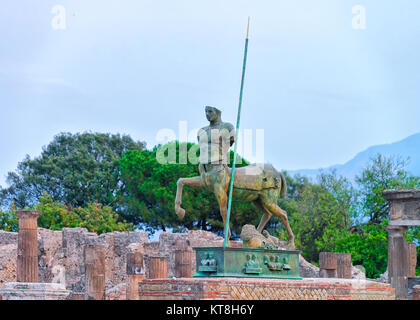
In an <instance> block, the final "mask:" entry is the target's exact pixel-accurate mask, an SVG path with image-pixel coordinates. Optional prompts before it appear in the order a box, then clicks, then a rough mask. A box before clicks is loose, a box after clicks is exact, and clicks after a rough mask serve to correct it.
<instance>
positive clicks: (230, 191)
mask: <svg viewBox="0 0 420 320" xmlns="http://www.w3.org/2000/svg"><path fill="white" fill-rule="evenodd" d="M248 32H249V17H248V25H247V27H246V38H245V51H244V62H243V65H242V78H241V91H240V94H239V106H238V116H237V118H236V131H235V147H234V151H233V162H232V174H231V177H230V188H229V200H228V209H227V217H226V226H225V242H224V243H223V247H226V246H227V243H228V240H229V239H228V230H229V219H230V211H231V208H232V191H233V179H234V176H235V165H236V150H237V146H238V130H239V122H240V120H241V107H242V93H243V90H244V78H245V67H246V56H247V53H248Z"/></svg>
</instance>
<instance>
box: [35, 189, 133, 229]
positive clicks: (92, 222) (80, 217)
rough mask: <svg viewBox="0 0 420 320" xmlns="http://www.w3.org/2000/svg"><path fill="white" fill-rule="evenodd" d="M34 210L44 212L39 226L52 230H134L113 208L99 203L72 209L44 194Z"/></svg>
mask: <svg viewBox="0 0 420 320" xmlns="http://www.w3.org/2000/svg"><path fill="white" fill-rule="evenodd" d="M34 210H37V211H41V212H42V215H41V216H40V217H39V218H38V226H39V227H41V228H46V229H50V230H61V229H63V228H76V227H82V228H87V229H88V230H89V231H90V232H96V233H97V234H101V233H105V232H112V231H130V230H133V226H132V224H130V223H127V222H126V221H125V220H122V221H121V219H120V217H119V216H118V214H117V213H116V212H114V211H113V210H112V208H111V207H109V206H103V205H102V204H100V203H97V202H93V203H88V204H87V205H86V207H72V206H71V205H65V204H63V203H62V202H59V201H54V200H53V199H52V197H51V196H49V195H47V194H44V195H43V196H42V197H41V198H40V199H39V202H38V204H37V205H36V206H35V207H34Z"/></svg>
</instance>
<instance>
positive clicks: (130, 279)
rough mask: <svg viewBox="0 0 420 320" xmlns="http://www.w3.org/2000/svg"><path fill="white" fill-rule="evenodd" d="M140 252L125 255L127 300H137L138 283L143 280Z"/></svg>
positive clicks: (142, 261)
mask: <svg viewBox="0 0 420 320" xmlns="http://www.w3.org/2000/svg"><path fill="white" fill-rule="evenodd" d="M143 258H144V254H143V252H142V251H135V252H128V253H127V291H126V299H127V300H139V282H141V281H143V280H144V278H145V275H144V274H145V272H144V259H143Z"/></svg>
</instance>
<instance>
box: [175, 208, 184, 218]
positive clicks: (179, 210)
mask: <svg viewBox="0 0 420 320" xmlns="http://www.w3.org/2000/svg"><path fill="white" fill-rule="evenodd" d="M176 213H177V214H178V218H179V220H182V219H184V216H185V210H184V209H182V208H179V209H178V210H177V212H176Z"/></svg>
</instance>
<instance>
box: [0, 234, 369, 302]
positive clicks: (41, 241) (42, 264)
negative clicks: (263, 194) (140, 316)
mask: <svg viewBox="0 0 420 320" xmlns="http://www.w3.org/2000/svg"><path fill="white" fill-rule="evenodd" d="M177 240H185V241H187V240H188V241H189V244H190V246H191V247H213V246H223V238H222V237H219V236H217V235H215V234H213V233H211V232H208V231H202V230H196V231H189V232H188V233H170V232H163V233H161V235H160V237H159V241H152V242H151V241H148V237H147V233H146V232H128V233H127V232H109V233H104V234H101V235H97V234H95V233H92V232H88V231H87V229H85V228H64V229H63V230H62V231H52V230H48V229H43V228H38V261H39V275H38V277H39V282H47V283H48V282H63V281H65V285H66V288H67V289H69V290H71V291H72V292H75V293H82V292H84V291H85V264H84V250H85V247H86V245H88V244H100V245H103V246H104V251H105V276H106V292H107V293H106V296H107V299H124V295H125V283H126V280H127V275H126V255H127V253H128V252H129V248H128V246H129V245H130V244H139V245H140V247H142V248H143V251H144V263H145V275H146V278H147V277H148V276H149V263H148V262H149V259H148V257H149V256H152V255H159V256H164V257H166V260H167V268H168V277H169V278H172V277H174V275H175V243H176V241H177ZM17 243H18V233H17V232H6V231H1V230H0V287H2V286H3V284H4V283H5V282H13V281H16V269H17V266H16V264H17V261H16V260H17ZM231 245H232V246H235V247H242V242H241V241H231ZM299 262H300V274H301V276H302V277H305V278H316V277H319V268H317V267H316V266H314V265H312V264H310V263H309V262H307V261H306V260H305V259H304V258H303V257H302V256H301V255H300V257H299ZM192 268H193V273H194V271H195V255H193V261H192ZM63 275H64V276H63ZM353 278H365V276H364V274H361V272H360V271H359V270H358V269H356V268H354V267H353Z"/></svg>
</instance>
